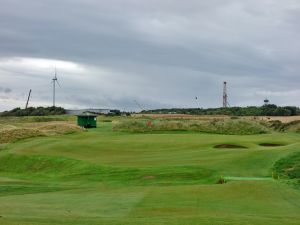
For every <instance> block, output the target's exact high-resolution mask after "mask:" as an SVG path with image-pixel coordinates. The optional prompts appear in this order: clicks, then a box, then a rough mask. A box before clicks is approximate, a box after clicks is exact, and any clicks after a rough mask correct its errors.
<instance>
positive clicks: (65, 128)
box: [39, 123, 83, 135]
mask: <svg viewBox="0 0 300 225" xmlns="http://www.w3.org/2000/svg"><path fill="white" fill-rule="evenodd" d="M39 129H40V130H42V131H43V132H44V133H45V134H46V135H56V134H72V133H75V132H80V131H83V129H82V128H80V127H78V126H76V125H73V124H67V123H51V124H47V125H43V126H40V127H39Z"/></svg>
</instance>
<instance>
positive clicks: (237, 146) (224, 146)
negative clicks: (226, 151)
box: [214, 144, 247, 148]
mask: <svg viewBox="0 0 300 225" xmlns="http://www.w3.org/2000/svg"><path fill="white" fill-rule="evenodd" d="M214 148H247V147H245V146H241V145H233V144H220V145H215V146H214Z"/></svg>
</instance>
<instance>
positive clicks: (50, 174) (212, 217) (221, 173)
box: [0, 118, 300, 225]
mask: <svg viewBox="0 0 300 225" xmlns="http://www.w3.org/2000/svg"><path fill="white" fill-rule="evenodd" d="M112 120H113V122H112V123H111V122H109V121H107V122H102V123H99V124H98V125H99V127H98V128H97V129H90V130H89V131H88V132H81V133H73V134H69V135H61V136H59V135H55V136H49V137H35V138H30V139H25V140H20V141H18V142H16V143H11V144H7V145H5V147H4V148H3V149H2V151H0V224H5V225H23V224H24V225H38V224H45V225H46V224H47V225H50V224H52V225H54V224H55V225H62V224H68V225H71V224H72V225H90V224H93V225H94V224H95V225H98V224H99V225H100V224H103V225H104V224H105V225H117V224H118V225H119V224H120V225H121V224H122V225H126V224H146V225H147V224H151V225H160V224H171V225H172V224H174V225H175V224H176V225H181V224H191V225H192V224H193V225H194V224H201V225H215V224H216V225H218V224H222V225H223V224H226V225H252V224H255V225H265V224H269V225H277V224H278V225H279V224H280V225H282V224H285V225H296V224H297V225H298V224H299V221H300V215H299V211H300V190H299V188H298V187H296V186H293V185H288V184H287V182H285V180H290V179H291V178H292V177H288V176H287V177H283V176H282V178H280V179H279V180H274V179H271V178H272V172H274V170H275V169H274V168H278V170H276V171H278V173H280V172H279V171H285V170H284V168H286V165H288V166H290V165H295V168H296V165H298V162H299V160H298V156H299V152H300V135H299V134H297V133H268V134H256V135H219V134H207V133H199V132H194V131H160V132H147V133H133V132H124V131H113V123H115V120H122V119H121V118H116V119H112ZM261 143H280V144H285V145H284V146H278V147H263V146H260V145H259V144H261ZM221 144H232V145H240V146H245V147H246V148H241V149H217V148H214V146H216V145H221ZM295 155H297V157H294V156H295ZM291 156H293V157H291ZM297 168H298V167H297ZM296 174H298V172H297V173H296ZM220 177H225V179H226V180H227V183H226V184H217V182H218V180H219V179H220Z"/></svg>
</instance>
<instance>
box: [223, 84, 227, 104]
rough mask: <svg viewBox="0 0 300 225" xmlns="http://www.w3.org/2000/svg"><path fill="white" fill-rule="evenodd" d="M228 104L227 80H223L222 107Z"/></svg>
mask: <svg viewBox="0 0 300 225" xmlns="http://www.w3.org/2000/svg"><path fill="white" fill-rule="evenodd" d="M227 106H228V95H227V82H226V81H224V82H223V108H227Z"/></svg>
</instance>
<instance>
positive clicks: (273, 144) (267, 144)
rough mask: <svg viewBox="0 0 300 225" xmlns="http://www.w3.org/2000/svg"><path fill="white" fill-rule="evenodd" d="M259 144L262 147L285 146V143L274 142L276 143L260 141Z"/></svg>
mask: <svg viewBox="0 0 300 225" xmlns="http://www.w3.org/2000/svg"><path fill="white" fill-rule="evenodd" d="M259 145H260V146H263V147H280V146H285V144H276V143H261V144H259Z"/></svg>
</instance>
